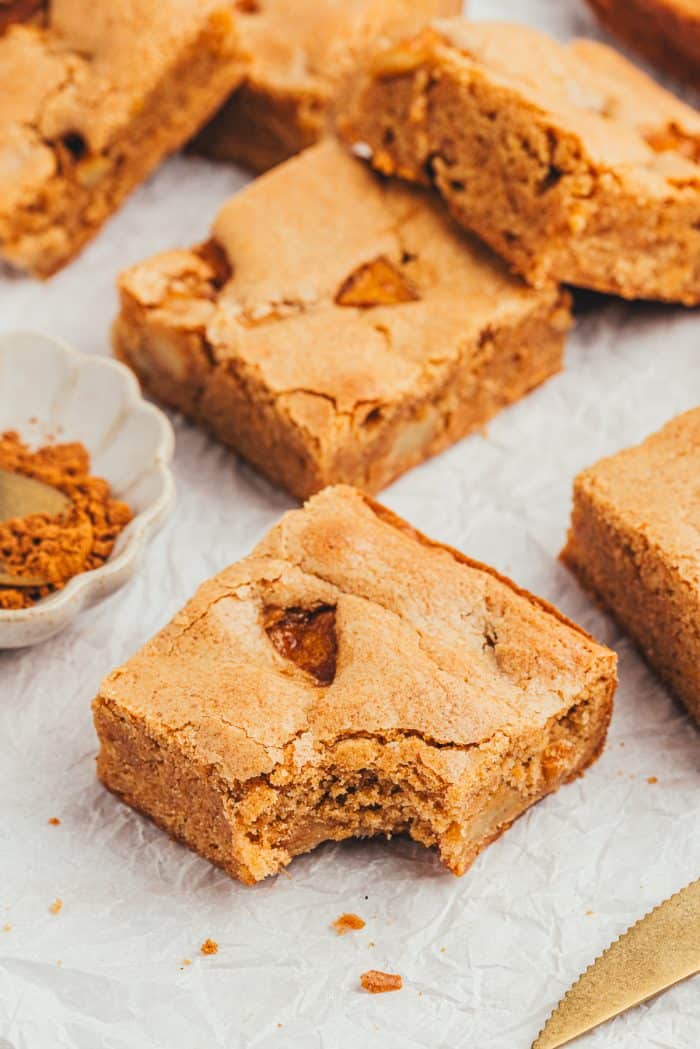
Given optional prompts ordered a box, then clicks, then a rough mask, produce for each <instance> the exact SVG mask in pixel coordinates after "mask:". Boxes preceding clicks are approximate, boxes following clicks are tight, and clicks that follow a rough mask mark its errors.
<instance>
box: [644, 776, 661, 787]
mask: <svg viewBox="0 0 700 1049" xmlns="http://www.w3.org/2000/svg"><path fill="white" fill-rule="evenodd" d="M658 782H659V780H658V777H657V776H647V783H650V784H651V785H652V786H653V785H654V784H655V783H658Z"/></svg>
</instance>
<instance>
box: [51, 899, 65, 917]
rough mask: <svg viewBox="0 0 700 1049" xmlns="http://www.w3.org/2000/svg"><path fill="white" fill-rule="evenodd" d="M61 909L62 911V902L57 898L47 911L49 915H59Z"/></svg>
mask: <svg viewBox="0 0 700 1049" xmlns="http://www.w3.org/2000/svg"><path fill="white" fill-rule="evenodd" d="M62 909H63V900H62V899H60V898H59V897H58V896H57V897H56V899H55V900H54V901H53V903H52V904H51V906H50V907H49V911H50V912H51V914H60V913H61V910H62Z"/></svg>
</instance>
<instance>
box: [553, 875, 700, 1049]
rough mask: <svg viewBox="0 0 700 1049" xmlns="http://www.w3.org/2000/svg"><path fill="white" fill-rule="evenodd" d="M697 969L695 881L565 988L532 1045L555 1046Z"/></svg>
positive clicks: (699, 939)
mask: <svg viewBox="0 0 700 1049" xmlns="http://www.w3.org/2000/svg"><path fill="white" fill-rule="evenodd" d="M698 972H700V879H698V881H694V882H691V884H690V885H688V886H686V888H685V889H681V890H680V892H677V893H676V894H675V895H674V896H671V897H670V898H669V899H668V900H664V902H663V903H660V904H659V906H658V907H655V908H654V910H653V911H650V912H649V914H647V915H646V917H645V918H641V919H640V920H639V921H638V922H637V923H636V924H635V925H632V926H631V927H630V928H629V929H628V930H627V932H625V933H623V934H622V936H620V937H619V938H618V939H617V940H615V941H614V943H611V944H610V946H609V947H608V949H607V950H606V951H604V952H603V954H601V955H600V957H599V958H597V959H596V961H595V962H593V964H592V965H590V966H589V967H588V969H586V971H585V973H583V975H582V976H580V977H579V978H578V980H577V981H576V983H575V984H574V985H573V986H572V987H571V988H570V989H569V990H568V991H567V992H566V994H565V995H564V997H563V998H562V1000H561V1001H560V1002H559V1005H558V1006H557V1007H556V1009H555V1010H554V1012H553V1013H552V1015H551V1016H550V1018H549V1020H547V1023H546V1024H545V1025H544V1027H543V1028H542V1031H541V1032H540V1034H539V1036H538V1037H537V1038H536V1039H535V1041H534V1042H533V1044H532V1049H558V1047H559V1046H561V1045H566V1044H567V1042H570V1041H571V1040H572V1039H574V1038H578V1036H579V1035H581V1034H585V1033H586V1031H590V1030H592V1029H593V1028H594V1027H597V1026H598V1025H599V1024H602V1023H605V1021H606V1020H611V1019H612V1018H613V1017H614V1016H618V1015H619V1014H620V1013H623V1012H625V1010H626V1009H631V1008H632V1006H633V1005H639V1004H640V1003H641V1002H644V1001H646V1000H647V999H648V998H651V997H653V995H655V994H658V993H659V991H665V990H666V989H667V988H668V987H672V986H673V984H675V983H679V982H680V981H681V980H685V979H687V978H688V977H689V976H693V975H695V973H698Z"/></svg>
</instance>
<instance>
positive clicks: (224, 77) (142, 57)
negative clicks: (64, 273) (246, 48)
mask: <svg viewBox="0 0 700 1049" xmlns="http://www.w3.org/2000/svg"><path fill="white" fill-rule="evenodd" d="M20 13H21V12H19V11H16V14H17V16H18V20H17V21H16V22H14V23H13V24H10V25H9V27H8V28H7V29H6V31H5V32H4V33H3V34H2V35H0V80H1V81H2V83H4V84H12V85H13V89H12V91H6V92H4V93H3V96H2V98H0V257H2V258H4V259H5V260H6V261H8V262H10V263H12V264H14V265H16V266H18V267H20V268H23V269H27V270H30V271H31V272H33V273H35V274H37V275H38V276H42V277H46V276H50V275H51V274H52V273H54V272H55V271H56V270H57V269H58V268H60V267H61V266H62V265H64V264H65V263H66V262H68V261H69V260H70V259H71V258H72V257H73V255H75V254H76V253H77V252H78V251H79V250H80V248H81V247H82V246H83V245H84V244H85V243H86V242H87V241H88V240H89V239H90V238H91V237H92V236H93V234H94V233H95V231H96V230H97V229H98V228H99V226H100V225H101V224H102V223H103V222H104V221H105V219H106V218H107V217H108V216H109V215H110V214H111V213H112V212H113V211H114V210H115V209H116V208H117V207H118V205H119V204H120V202H121V201H122V200H123V198H124V197H125V196H126V195H127V194H128V193H129V192H130V191H131V190H132V189H133V188H134V187H135V186H136V185H138V183H139V182H141V181H143V179H144V178H145V177H146V176H147V174H148V173H149V172H150V171H151V170H152V169H153V168H154V167H155V166H156V164H157V163H158V162H159V161H160V160H161V159H162V158H163V157H164V156H165V155H166V154H167V153H169V152H172V151H174V150H175V149H177V148H178V147H179V146H181V145H182V144H183V142H184V141H186V140H187V138H189V137H190V136H191V135H192V134H193V133H194V131H195V130H196V129H197V128H198V127H199V126H200V125H201V124H202V123H203V121H204V120H206V119H207V117H208V116H209V115H210V114H211V112H212V111H213V110H214V109H215V108H216V107H217V105H218V104H219V103H220V102H221V100H222V98H224V97H226V95H227V93H228V92H229V91H230V90H231V89H232V88H233V87H234V86H235V85H236V84H238V83H240V81H241V79H242V77H243V73H244V69H245V62H244V60H243V58H242V55H241V51H240V45H239V42H238V38H237V35H236V30H235V23H234V21H233V16H232V13H231V10H230V9H229V6H228V5H225V4H222V3H220V2H218V0H206V3H204V4H198V3H195V2H194V0H168V2H167V3H156V2H155V0H149V2H148V3H141V4H134V3H132V2H131V0H118V2H116V3H115V2H107V0H97V2H95V0H91V2H88V0H55V2H54V3H52V4H51V5H50V7H49V8H48V9H47V11H46V12H45V13H43V14H42V13H41V12H39V18H38V21H37V20H35V21H32V22H31V23H30V22H26V21H25V19H24V17H23V18H22V20H19V14H20ZM26 13H27V15H28V14H29V11H28V9H27V12H26Z"/></svg>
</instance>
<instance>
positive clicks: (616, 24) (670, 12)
mask: <svg viewBox="0 0 700 1049" xmlns="http://www.w3.org/2000/svg"><path fill="white" fill-rule="evenodd" d="M588 3H589V4H590V6H591V7H592V8H593V10H594V11H595V12H596V14H597V15H598V16H599V18H600V20H601V22H602V23H603V25H604V26H605V27H606V28H607V29H609V30H610V31H611V32H613V33H615V35H616V36H619V38H620V39H621V40H623V41H624V42H625V43H626V44H629V45H630V47H633V48H635V49H636V50H637V51H639V53H640V54H642V55H645V56H646V58H648V59H649V60H650V61H651V62H654V63H655V64H656V65H658V66H660V67H661V68H662V69H667V70H669V71H670V72H671V73H673V74H675V76H677V77H680V78H681V79H683V80H688V81H689V82H690V83H692V84H695V85H698V86H700V2H699V0H588Z"/></svg>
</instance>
